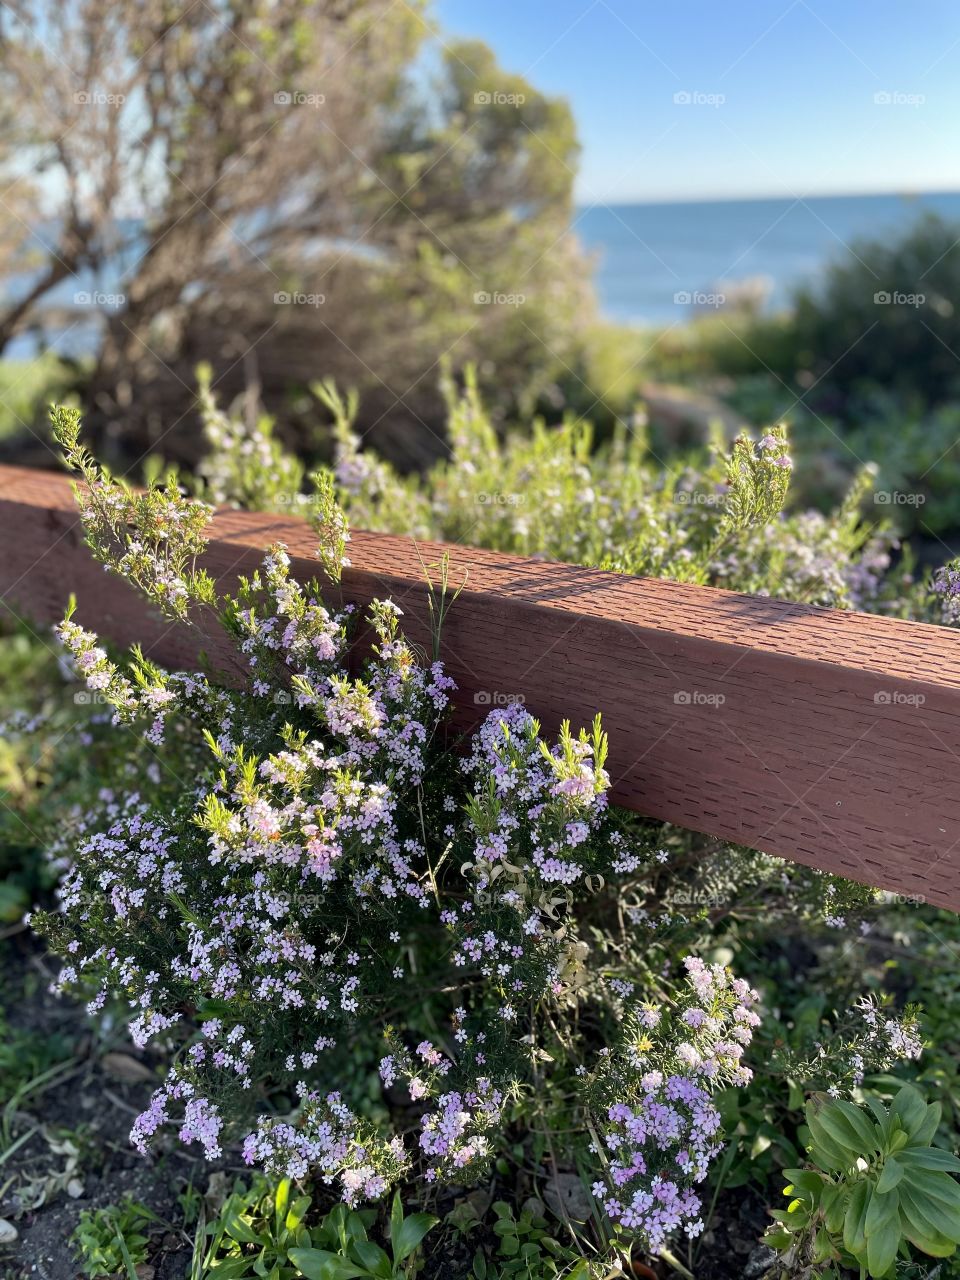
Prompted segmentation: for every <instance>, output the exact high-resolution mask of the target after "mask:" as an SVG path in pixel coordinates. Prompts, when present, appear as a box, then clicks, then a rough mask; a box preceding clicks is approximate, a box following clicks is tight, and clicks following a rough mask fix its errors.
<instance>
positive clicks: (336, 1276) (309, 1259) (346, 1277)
mask: <svg viewBox="0 0 960 1280" xmlns="http://www.w3.org/2000/svg"><path fill="white" fill-rule="evenodd" d="M287 1256H288V1257H289V1259H290V1261H291V1262H292V1263H293V1265H294V1266H295V1267H298V1268H299V1269H300V1270H301V1271H302V1272H303V1274H304V1275H305V1276H306V1278H307V1280H357V1277H361V1278H362V1277H363V1276H365V1275H366V1274H367V1273H366V1272H365V1271H361V1269H360V1268H359V1267H356V1266H354V1264H353V1263H352V1262H348V1261H347V1259H346V1258H344V1257H341V1255H340V1254H338V1253H328V1252H327V1250H326V1249H291V1250H290V1252H289V1254H288V1255H287Z"/></svg>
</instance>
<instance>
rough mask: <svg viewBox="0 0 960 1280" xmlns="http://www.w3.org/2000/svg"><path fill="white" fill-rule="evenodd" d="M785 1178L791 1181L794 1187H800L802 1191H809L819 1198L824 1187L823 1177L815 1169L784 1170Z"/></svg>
mask: <svg viewBox="0 0 960 1280" xmlns="http://www.w3.org/2000/svg"><path fill="white" fill-rule="evenodd" d="M783 1176H784V1177H785V1178H789V1179H790V1183H791V1185H792V1186H795V1187H799V1188H800V1189H801V1190H802V1191H809V1192H811V1193H812V1194H813V1195H814V1196H816V1197H817V1198H819V1195H820V1192H821V1190H822V1188H823V1185H824V1184H823V1177H822V1175H821V1174H819V1173H816V1172H815V1171H814V1170H813V1169H784V1171H783ZM784 1195H786V1191H785V1192H784Z"/></svg>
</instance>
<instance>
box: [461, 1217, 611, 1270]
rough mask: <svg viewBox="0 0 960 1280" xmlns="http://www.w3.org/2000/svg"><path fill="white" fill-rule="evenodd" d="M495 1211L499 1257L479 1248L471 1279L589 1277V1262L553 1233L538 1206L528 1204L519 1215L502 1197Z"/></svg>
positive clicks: (495, 1232)
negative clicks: (486, 1253) (493, 1256)
mask: <svg viewBox="0 0 960 1280" xmlns="http://www.w3.org/2000/svg"><path fill="white" fill-rule="evenodd" d="M493 1212H494V1215H495V1217H496V1221H495V1222H494V1224H493V1230H494V1234H495V1235H496V1236H497V1250H496V1259H495V1260H488V1258H487V1256H486V1255H485V1254H484V1253H483V1252H482V1251H480V1250H478V1251H477V1253H476V1254H475V1255H474V1259H473V1267H472V1269H471V1272H470V1280H553V1278H554V1277H560V1276H563V1277H566V1280H589V1277H590V1275H591V1270H590V1265H589V1263H588V1262H587V1261H586V1259H585V1258H582V1257H580V1255H579V1254H578V1253H577V1252H576V1250H574V1249H572V1248H570V1247H569V1246H565V1245H563V1244H561V1243H560V1241H559V1240H556V1239H555V1238H554V1237H553V1236H551V1235H550V1234H549V1232H548V1229H547V1222H546V1219H545V1218H544V1217H543V1215H542V1214H541V1213H540V1212H539V1211H538V1210H537V1209H536V1207H535V1206H534V1207H528V1206H524V1208H523V1209H522V1210H521V1213H520V1216H519V1218H518V1217H515V1216H514V1211H513V1208H512V1206H511V1205H509V1204H508V1203H507V1202H506V1201H505V1200H498V1201H497V1202H496V1203H495V1204H494V1205H493Z"/></svg>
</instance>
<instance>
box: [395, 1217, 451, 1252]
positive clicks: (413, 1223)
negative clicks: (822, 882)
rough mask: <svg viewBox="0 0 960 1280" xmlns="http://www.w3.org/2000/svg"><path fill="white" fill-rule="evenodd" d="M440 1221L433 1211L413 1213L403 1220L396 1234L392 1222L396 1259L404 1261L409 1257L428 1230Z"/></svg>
mask: <svg viewBox="0 0 960 1280" xmlns="http://www.w3.org/2000/svg"><path fill="white" fill-rule="evenodd" d="M439 1221H440V1219H439V1218H435V1217H434V1216H433V1214H432V1213H411V1215H410V1217H409V1218H404V1219H403V1221H402V1222H401V1224H400V1229H399V1231H398V1232H397V1234H396V1236H394V1234H393V1224H392V1223H391V1227H390V1237H391V1240H392V1242H393V1257H394V1261H396V1262H403V1261H404V1259H405V1258H409V1256H410V1254H411V1253H413V1251H414V1249H416V1247H417V1245H418V1244H419V1243H420V1241H421V1240H422V1239H423V1237H424V1236H425V1235H426V1234H427V1232H428V1231H429V1230H430V1229H431V1228H432V1227H435V1226H436V1225H437V1223H438V1222H439Z"/></svg>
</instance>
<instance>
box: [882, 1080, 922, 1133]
mask: <svg viewBox="0 0 960 1280" xmlns="http://www.w3.org/2000/svg"><path fill="white" fill-rule="evenodd" d="M891 1111H892V1112H893V1114H894V1115H895V1116H896V1117H897V1119H898V1120H899V1121H900V1123H901V1125H902V1126H903V1128H904V1129H906V1131H907V1133H908V1134H909V1135H910V1137H911V1138H912V1137H913V1136H914V1134H916V1133H918V1132H919V1130H920V1126H921V1125H922V1124H923V1122H924V1121H925V1120H926V1118H927V1104H926V1103H925V1102H924V1100H923V1094H922V1093H921V1092H920V1090H919V1089H915V1088H914V1087H913V1085H910V1084H905V1085H904V1086H903V1088H902V1089H901V1090H900V1092H899V1093H898V1094H897V1096H896V1097H895V1098H894V1100H893V1106H892V1107H891Z"/></svg>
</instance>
